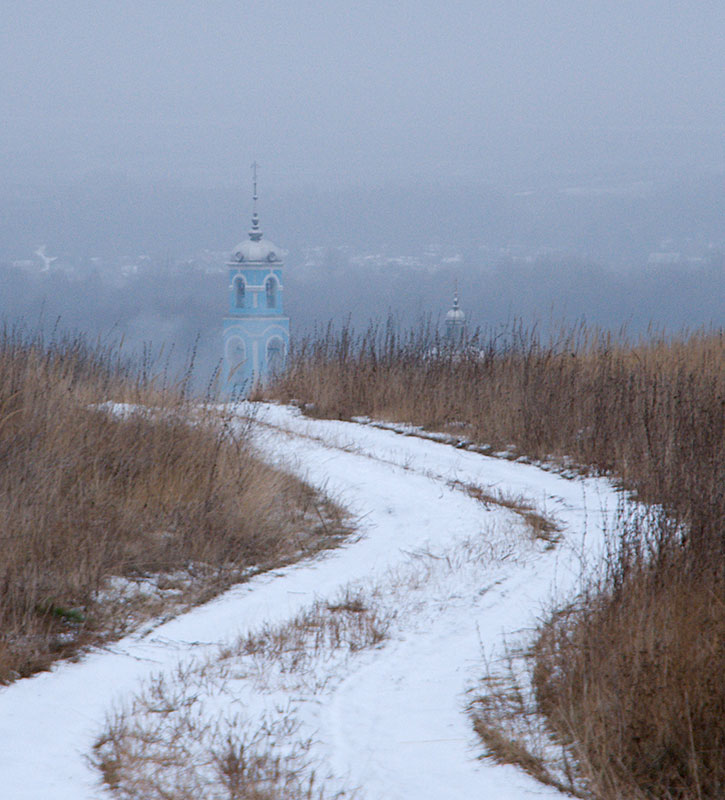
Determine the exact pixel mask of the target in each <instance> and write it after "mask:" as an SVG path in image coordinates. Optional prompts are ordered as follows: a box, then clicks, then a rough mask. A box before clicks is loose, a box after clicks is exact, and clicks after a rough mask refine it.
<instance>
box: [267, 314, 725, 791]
mask: <svg viewBox="0 0 725 800" xmlns="http://www.w3.org/2000/svg"><path fill="white" fill-rule="evenodd" d="M271 393H272V394H273V395H274V396H276V397H278V398H280V399H282V400H285V401H293V400H294V401H297V402H299V403H300V404H302V405H303V406H304V407H305V408H306V409H307V410H308V412H310V413H315V414H318V415H320V416H331V417H343V418H345V417H351V416H353V415H368V416H372V417H378V418H384V419H394V420H404V421H407V422H412V423H414V424H418V425H423V426H426V427H429V428H438V429H443V430H448V431H451V432H454V433H458V434H462V435H464V436H465V437H466V438H468V439H471V440H473V441H475V442H478V443H486V444H490V445H492V446H493V447H495V448H498V449H503V448H510V446H511V445H512V443H513V444H514V445H515V447H516V449H517V451H518V452H519V453H521V454H528V455H530V456H533V457H535V458H540V459H547V460H552V459H559V458H566V459H573V460H574V461H575V462H576V463H578V464H580V465H583V466H585V467H587V468H590V469H593V470H594V471H596V472H599V473H603V474H609V475H613V476H616V477H618V478H619V479H620V480H621V481H622V482H623V484H624V485H625V486H627V487H628V488H630V489H632V490H634V491H636V493H637V495H638V496H639V498H640V499H642V500H644V501H647V502H649V503H652V504H656V510H657V513H655V514H653V515H651V516H650V517H649V518H647V519H642V518H640V519H637V520H634V521H630V522H628V523H626V524H624V523H623V525H622V527H621V529H620V530H618V531H616V532H615V538H616V540H617V541H616V547H615V548H614V550H613V553H612V557H611V558H610V560H609V563H608V565H606V568H605V569H604V572H603V574H602V575H601V576H600V579H598V580H597V581H596V583H593V584H592V586H591V587H590V589H589V592H588V594H587V595H586V596H585V597H583V598H580V599H579V601H578V602H577V603H574V604H572V605H571V606H569V607H568V608H567V609H566V610H564V611H562V612H561V613H560V614H558V615H556V616H555V617H554V618H553V619H552V620H550V622H549V623H548V624H547V625H546V626H545V627H544V628H543V629H542V632H541V635H540V638H539V640H538V642H537V646H536V658H537V668H536V673H535V688H536V693H537V698H538V702H539V704H540V708H541V710H542V711H543V712H544V713H545V714H546V715H547V717H548V719H549V722H550V726H551V729H552V731H553V732H554V734H555V735H556V736H557V737H558V738H559V740H560V741H562V742H564V743H565V744H566V746H568V747H570V748H571V750H572V751H574V752H575V754H576V756H577V760H578V764H579V768H580V770H581V776H580V778H581V781H582V785H584V786H586V787H588V791H589V792H590V793H591V794H592V795H593V796H596V797H599V798H604V799H605V800H614V798H621V797H643V798H645V797H646V798H662V799H663V800H665V799H669V798H683V800H684V798H720V797H723V796H725V758H724V757H723V756H724V754H725V713H723V712H725V682H724V681H723V680H722V676H723V675H725V644H724V643H725V558H724V556H725V529H724V528H725V335H724V334H723V331H717V330H712V331H698V332H691V333H686V334H682V335H681V336H677V337H666V336H664V335H658V334H655V333H653V334H651V335H650V336H649V337H646V338H644V339H640V340H637V341H632V340H629V339H628V338H627V337H626V336H625V335H624V334H621V335H618V336H614V335H611V334H609V333H606V332H601V331H597V330H593V329H589V328H587V327H585V326H584V325H580V326H577V327H575V328H573V329H570V330H564V331H562V332H561V333H560V334H559V335H558V336H555V337H552V338H551V339H549V340H547V341H543V340H542V339H541V337H539V336H538V335H537V333H536V331H535V330H527V329H525V328H524V327H522V326H515V327H514V328H513V329H511V330H510V331H508V332H505V333H501V334H498V335H491V336H488V337H484V336H482V335H481V334H475V335H474V336H472V337H470V338H469V339H468V340H467V341H464V342H463V343H462V344H461V345H460V346H459V347H455V348H453V347H450V346H449V345H448V344H447V343H446V342H445V341H443V340H441V339H439V338H438V337H437V336H436V335H435V334H434V333H433V332H432V331H431V330H430V329H427V328H426V327H425V326H421V327H420V328H419V329H418V330H417V331H414V332H410V333H407V334H404V335H400V334H398V333H397V332H396V330H395V327H394V326H393V325H392V324H388V325H387V326H385V327H383V328H375V327H373V328H370V329H369V330H368V331H367V332H365V333H364V334H362V335H359V336H356V335H355V334H354V333H353V332H351V331H350V330H342V331H339V332H336V331H333V330H332V329H328V330H327V331H326V332H323V333H321V334H320V335H318V336H317V337H312V338H310V339H308V340H306V341H304V342H302V343H301V344H299V345H298V346H297V347H296V349H295V350H294V351H293V353H292V356H291V361H290V365H289V369H288V371H287V373H286V374H285V375H284V376H281V377H280V379H279V380H278V381H277V383H276V384H275V385H274V386H273V387H271Z"/></svg>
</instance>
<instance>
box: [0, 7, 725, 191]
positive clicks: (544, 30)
mask: <svg viewBox="0 0 725 800" xmlns="http://www.w3.org/2000/svg"><path fill="white" fill-rule="evenodd" d="M2 5H3V9H2V25H1V26H0V37H1V38H0V76H2V77H0V92H1V94H0V116H1V119H2V126H1V130H0V161H1V163H0V180H2V181H3V182H5V184H6V186H7V185H8V184H15V185H17V184H24V183H37V182H41V183H44V184H46V185H48V184H51V185H52V184H53V183H56V182H58V183H62V182H67V181H71V182H72V181H76V180H82V179H85V178H88V177H89V176H90V177H91V178H93V176H98V175H105V174H106V173H116V174H120V175H125V176H127V177H129V178H132V179H138V178H140V179H142V180H149V181H169V182H171V183H182V184H186V185H194V186H214V185H218V184H220V183H226V184H229V183H235V182H239V181H244V182H247V181H248V179H249V178H248V176H249V172H248V170H249V164H250V162H251V160H252V159H253V158H257V159H258V160H259V161H260V162H261V164H262V171H261V173H260V174H261V175H262V176H264V181H267V182H269V183H271V184H272V185H274V186H275V187H276V188H277V189H280V188H284V187H304V186H306V185H307V186H314V187H318V188H322V189H327V188H335V187H336V186H341V185H349V184H359V183H364V184H367V185H373V186H374V185H376V184H382V183H395V182H405V181H410V180H417V179H425V180H433V181H437V180H441V181H446V180H453V181H455V180H460V179H465V180H475V181H479V180H480V181H492V182H497V181H502V182H504V183H511V182H513V183H515V182H517V181H518V182H522V183H525V182H526V181H527V180H534V179H538V178H541V177H543V178H546V176H547V175H549V174H556V175H565V174H571V175H572V176H585V177H586V176H588V175H602V174H603V175H617V176H620V175H630V176H632V177H633V178H637V177H640V176H647V175H649V174H655V173H658V172H660V173H661V172H668V171H671V172H677V171H685V172H686V171H688V170H706V171H710V170H721V169H722V168H723V165H725V147H724V144H723V143H724V142H725V137H724V135H723V134H724V133H725V47H723V41H725V3H723V2H722V0H713V1H712V2H709V1H705V0H688V1H687V2H668V1H667V0H598V1H597V2H595V1H594V0H518V1H517V0H496V1H495V2H493V1H492V0H477V1H476V2H469V1H468V0H462V1H461V2H445V3H444V2H430V1H428V0H396V2H390V0H370V1H369V2H355V3H348V2H344V1H343V0H315V2H307V1H306V0H287V1H286V2H275V0H257V2H245V1H243V0H235V1H232V0H204V1H203V2H191V1H190V0H125V2H120V0H119V1H117V2H109V1H108V0H88V1H87V2H85V1H84V2H82V1H80V0H62V2H59V1H58V0H50V1H48V2H39V0H22V1H21V0H17V1H16V0H5V2H3V4H2Z"/></svg>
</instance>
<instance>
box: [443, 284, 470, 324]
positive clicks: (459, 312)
mask: <svg viewBox="0 0 725 800" xmlns="http://www.w3.org/2000/svg"><path fill="white" fill-rule="evenodd" d="M465 322H466V314H465V312H464V311H463V309H462V308H460V307H459V305H458V291H457V290H456V293H455V296H454V298H453V306H452V308H451V309H450V310H449V311H448V313H447V314H446V325H447V326H449V327H458V326H462V325H464V324H465Z"/></svg>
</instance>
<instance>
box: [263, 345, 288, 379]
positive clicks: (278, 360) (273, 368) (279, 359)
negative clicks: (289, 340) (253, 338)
mask: <svg viewBox="0 0 725 800" xmlns="http://www.w3.org/2000/svg"><path fill="white" fill-rule="evenodd" d="M285 355H286V353H285V346H284V340H283V339H282V337H281V336H272V337H271V338H270V339H269V341H268V342H267V369H268V371H269V373H270V375H275V374H277V373H279V372H281V371H282V367H283V366H284V359H285Z"/></svg>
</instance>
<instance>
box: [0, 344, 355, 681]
mask: <svg viewBox="0 0 725 800" xmlns="http://www.w3.org/2000/svg"><path fill="white" fill-rule="evenodd" d="M143 366H144V367H147V366H148V365H143ZM159 383H160V382H159V381H158V379H153V378H151V377H150V375H149V374H148V369H145V368H144V369H141V370H136V369H134V368H133V367H132V366H130V365H128V364H126V363H124V362H123V361H122V360H121V359H120V358H119V357H118V356H117V355H116V354H115V353H114V352H111V351H108V350H105V349H103V348H95V349H94V348H92V347H89V346H88V345H87V344H86V343H85V342H84V341H83V340H82V339H80V338H75V339H66V340H60V341H54V342H51V343H43V342H42V341H40V340H38V339H29V338H27V337H25V336H23V335H22V334H20V333H18V332H17V331H8V330H4V331H2V332H0V464H1V465H2V468H1V470H0V519H2V531H1V532H0V536H1V538H2V549H1V550H0V630H1V631H2V635H1V636H0V681H2V682H7V681H9V680H12V679H13V678H16V677H19V676H25V675H29V674H31V673H33V672H35V671H37V670H39V669H43V668H45V667H47V666H48V665H49V664H50V663H51V662H52V661H53V660H55V659H57V658H59V657H65V656H69V655H73V654H74V653H76V652H78V650H79V648H82V647H83V646H86V645H88V644H90V643H93V642H97V641H99V640H102V639H105V638H107V637H109V636H117V635H119V634H120V633H122V632H124V631H125V630H127V629H128V628H129V627H130V626H132V625H135V624H137V623H138V622H139V621H140V620H141V619H143V618H148V617H149V616H150V615H156V614H159V613H169V612H170V611H173V610H178V609H179V608H181V607H185V606H188V605H189V604H192V603H196V602H201V601H202V600H204V599H206V598H208V597H209V596H211V595H213V594H214V593H216V592H218V591H220V589H222V588H225V587H226V586H228V585H229V583H230V582H232V581H234V580H239V579H240V578H241V577H243V576H244V575H245V574H247V573H248V572H249V571H250V570H255V569H262V568H264V567H266V566H269V565H273V564H279V563H282V562H284V561H286V560H289V559H291V558H294V557H297V556H298V555H299V554H300V553H304V552H310V551H314V550H315V549H316V548H319V547H320V546H325V545H327V544H329V543H330V538H334V536H332V537H329V536H328V535H327V533H325V532H323V531H322V527H325V526H326V523H325V519H324V518H325V517H327V519H328V521H329V525H327V526H326V527H327V528H328V529H329V530H330V531H333V532H335V533H336V534H339V533H340V532H341V525H340V524H338V522H339V521H340V520H339V515H338V514H337V511H336V509H335V508H334V506H333V505H332V504H330V503H325V502H324V501H322V500H321V499H320V498H319V497H317V496H316V495H315V494H314V493H313V492H312V491H311V490H310V489H309V488H307V487H305V486H303V485H302V484H301V483H300V482H299V481H297V480H295V479H293V478H291V477H289V476H286V475H284V474H282V473H280V472H279V471H276V470H273V469H271V468H270V467H267V466H265V465H264V464H262V463H260V462H259V461H258V460H256V459H255V458H254V457H253V455H252V454H251V452H250V449H249V448H248V446H247V444H246V432H245V431H244V430H241V429H238V428H236V427H235V425H234V424H232V420H231V419H230V418H224V416H223V415H222V416H221V417H220V415H219V414H218V413H217V412H214V411H203V410H199V409H198V406H196V405H195V404H193V403H192V401H191V400H190V398H189V397H188V395H187V393H186V386H185V382H184V381H183V380H182V382H181V383H179V384H177V385H175V386H170V387H169V386H167V387H163V386H160V385H159ZM111 399H112V400H114V401H123V402H126V403H131V404H133V405H132V406H126V407H125V409H126V410H125V413H122V414H119V413H111V412H110V411H109V410H108V408H107V407H105V406H103V405H101V404H102V403H104V402H106V401H108V400H111ZM134 408H135V409H137V410H133V409H134ZM192 419H193V424H190V421H191V420H192ZM321 504H322V505H323V508H322V509H320V505H321ZM320 514H322V515H323V516H322V517H320V516H319V515H320ZM336 519H337V521H335V520H336ZM321 521H322V526H321V525H320V522H321Z"/></svg>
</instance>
